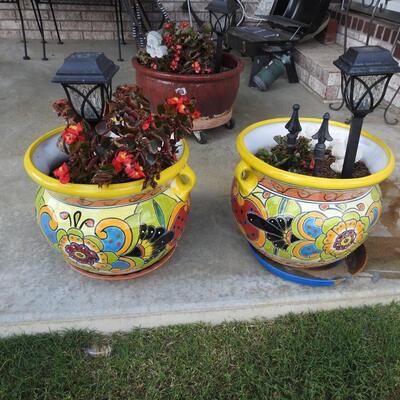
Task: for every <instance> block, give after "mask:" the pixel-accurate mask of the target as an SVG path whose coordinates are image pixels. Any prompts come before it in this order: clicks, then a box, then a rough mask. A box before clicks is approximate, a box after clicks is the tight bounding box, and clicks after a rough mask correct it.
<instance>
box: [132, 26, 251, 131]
mask: <svg viewBox="0 0 400 400" xmlns="http://www.w3.org/2000/svg"><path fill="white" fill-rule="evenodd" d="M211 34H212V30H211V28H210V25H209V24H203V26H202V27H201V28H200V31H196V30H194V29H193V28H192V27H191V26H190V25H189V23H188V22H181V23H179V24H175V23H172V22H168V23H166V24H164V25H163V28H162V30H161V32H155V31H152V32H149V34H148V36H147V47H146V49H145V50H144V49H143V50H141V51H139V53H138V56H137V57H134V58H133V59H132V63H133V66H134V68H135V70H136V82H137V84H138V85H139V86H141V87H142V88H143V90H144V95H145V96H146V97H147V98H148V99H149V100H150V102H151V104H152V106H153V108H154V107H156V105H157V103H158V99H160V98H166V97H171V96H174V94H175V93H176V91H177V90H178V91H179V90H184V91H185V92H187V94H188V95H190V97H193V98H194V99H196V107H197V108H198V110H199V111H200V113H201V118H199V119H198V120H196V121H195V122H194V127H193V129H194V130H195V131H200V130H203V129H211V128H215V127H217V126H220V125H224V124H227V127H228V128H232V127H233V122H230V121H231V118H232V110H233V104H234V102H235V99H236V95H237V93H238V89H239V84H240V73H241V72H242V70H243V63H242V61H241V60H240V59H238V58H237V57H235V56H233V55H232V54H228V53H224V54H222V66H221V67H219V66H218V65H217V64H219V61H218V60H219V59H220V58H221V57H220V56H219V55H218V53H217V51H216V49H217V47H216V45H215V43H214V42H213V40H212V38H211ZM216 69H217V70H218V72H215V71H216Z"/></svg>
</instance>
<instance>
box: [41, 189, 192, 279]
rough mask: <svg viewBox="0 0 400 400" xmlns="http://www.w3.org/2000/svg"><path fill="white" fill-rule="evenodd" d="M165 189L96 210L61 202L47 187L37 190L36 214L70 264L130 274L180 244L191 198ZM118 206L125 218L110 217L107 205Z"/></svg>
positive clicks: (95, 270)
mask: <svg viewBox="0 0 400 400" xmlns="http://www.w3.org/2000/svg"><path fill="white" fill-rule="evenodd" d="M159 191H160V190H158V192H155V193H153V196H152V197H150V198H146V200H145V201H143V202H142V201H138V202H137V204H134V205H132V204H130V205H128V207H127V209H126V212H122V213H121V210H123V209H124V208H123V207H114V205H112V206H111V208H104V209H102V208H98V209H96V210H95V209H90V207H87V208H78V207H75V206H72V207H70V206H68V205H65V204H64V205H62V206H61V207H58V206H59V204H60V203H59V202H58V201H57V202H55V199H54V198H52V197H50V196H49V194H48V193H47V192H45V191H44V190H43V189H42V190H39V191H38V194H37V199H36V212H37V214H36V217H37V221H38V223H39V226H40V228H41V230H42V233H43V234H44V236H45V237H46V239H47V240H48V241H49V242H50V244H51V245H52V246H53V247H54V248H55V249H57V250H59V251H60V252H61V253H62V255H63V257H64V259H65V261H66V262H67V263H68V264H70V265H72V266H74V267H76V268H79V269H82V270H85V271H89V272H92V273H99V274H103V275H123V274H129V273H132V272H138V271H141V270H142V269H144V268H147V267H149V266H150V265H152V264H154V263H156V262H158V261H159V260H161V259H162V258H163V257H164V256H165V255H166V254H167V253H168V252H170V251H171V250H172V249H173V248H174V247H175V246H176V244H177V241H178V239H179V238H180V236H181V235H182V232H183V229H184V227H185V224H186V221H187V217H188V212H189V208H190V201H188V202H182V201H179V200H178V197H177V196H175V195H174V194H173V195H170V194H167V193H165V192H163V193H159ZM154 194H155V195H154ZM46 200H50V201H49V202H48V201H46ZM49 203H51V205H50V204H49ZM128 204H129V203H128ZM124 205H125V204H124ZM114 209H115V210H116V212H115V215H119V216H120V218H117V217H111V216H108V217H105V213H104V211H103V210H107V211H108V210H110V211H111V210H114ZM94 210H95V211H94ZM108 215H110V214H108ZM144 222H147V224H146V223H144Z"/></svg>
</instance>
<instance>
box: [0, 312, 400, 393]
mask: <svg viewBox="0 0 400 400" xmlns="http://www.w3.org/2000/svg"><path fill="white" fill-rule="evenodd" d="M98 340H104V338H103V339H102V337H101V336H99V335H98V334H96V333H93V332H87V331H68V332H64V333H52V334H43V335H34V336H28V335H23V336H15V337H10V338H6V339H1V340H0V399H6V400H11V399H29V400H34V399H73V400H79V399H90V400H93V399H96V400H98V399H124V400H125V399H195V400H197V399H212V400H214V399H252V400H253V399H267V400H269V399H272V400H276V399H285V400H286V399H296V400H299V399H304V400H313V399H315V400H339V399H343V400H352V399H355V400H356V399H357V400H361V399H366V400H367V399H368V400H373V399H385V400H386V399H388V400H389V399H390V400H391V399H393V400H397V399H400V306H399V305H396V304H391V305H389V306H376V307H365V308H360V309H348V310H337V311H330V312H320V313H315V314H303V315H288V316H285V317H282V318H279V319H276V320H275V321H272V322H271V321H257V322H252V323H226V324H223V325H219V326H209V325H185V326H173V327H168V328H160V329H146V330H144V329H143V330H134V331H132V332H131V333H128V334H115V335H113V336H111V337H110V338H108V339H106V340H109V341H111V343H112V346H113V354H112V356H111V357H108V358H105V357H103V358H89V357H88V356H86V355H85V354H84V352H83V351H82V349H83V348H84V347H85V346H87V345H88V344H90V343H92V342H96V341H98Z"/></svg>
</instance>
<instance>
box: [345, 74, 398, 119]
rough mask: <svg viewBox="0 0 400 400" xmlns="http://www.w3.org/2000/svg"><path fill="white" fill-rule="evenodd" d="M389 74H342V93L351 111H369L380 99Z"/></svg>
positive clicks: (384, 90)
mask: <svg viewBox="0 0 400 400" xmlns="http://www.w3.org/2000/svg"><path fill="white" fill-rule="evenodd" d="M390 77H391V75H370V76H346V75H345V76H343V82H344V88H343V94H344V96H345V101H346V105H347V107H348V108H349V109H350V111H352V112H356V113H357V112H359V113H369V112H371V111H373V110H374V109H375V108H376V107H377V106H378V105H379V104H380V102H381V101H382V99H383V96H384V94H385V92H386V87H387V84H388V82H389V80H390Z"/></svg>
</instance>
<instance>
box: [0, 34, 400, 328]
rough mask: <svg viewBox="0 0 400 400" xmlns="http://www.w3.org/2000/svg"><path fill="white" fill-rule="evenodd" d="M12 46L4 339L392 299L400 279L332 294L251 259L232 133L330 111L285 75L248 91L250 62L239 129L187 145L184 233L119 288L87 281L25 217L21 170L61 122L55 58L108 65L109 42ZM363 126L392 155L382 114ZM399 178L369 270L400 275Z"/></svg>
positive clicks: (8, 53)
mask: <svg viewBox="0 0 400 400" xmlns="http://www.w3.org/2000/svg"><path fill="white" fill-rule="evenodd" d="M20 47H21V45H20V44H19V43H16V41H14V40H2V41H0V110H1V135H0V166H1V178H0V181H1V188H2V190H1V191H0V204H1V208H0V257H1V263H0V335H10V334H13V333H21V332H27V333H31V332H44V331H48V330H55V329H62V328H90V329H98V330H101V331H104V332H112V331H116V330H128V329H130V328H132V327H133V326H142V327H150V326H158V325H165V324H175V323H186V322H194V321H206V322H212V323H218V322H221V321H223V320H230V319H251V318H255V317H267V318H270V317H274V316H276V315H279V314H283V313H286V312H289V311H294V312H301V311H307V310H315V309H328V308H333V307H344V306H355V305H360V304H372V303H378V302H385V303H386V302H390V301H392V300H397V299H400V285H399V281H398V280H396V279H380V280H379V281H378V282H377V283H372V282H371V281H370V280H369V279H365V278H363V279H362V278H360V279H354V281H353V282H349V283H346V284H343V285H341V286H338V287H333V288H312V287H305V286H299V285H296V284H292V283H289V282H286V281H283V280H281V279H279V278H276V277H274V276H273V275H271V274H269V273H268V272H267V271H265V270H264V269H263V268H262V267H261V266H260V265H259V264H258V262H257V261H256V260H255V259H254V258H253V256H252V255H251V254H250V252H249V249H248V246H247V244H246V242H245V240H244V239H243V237H242V236H241V234H240V233H239V230H238V229H237V227H236V224H235V222H234V220H233V217H232V213H231V209H230V186H231V180H232V175H233V169H234V167H235V165H236V163H237V162H238V155H237V153H236V149H235V139H236V135H237V134H238V133H239V132H240V131H241V130H242V129H243V128H244V127H245V126H247V125H249V124H251V123H253V122H256V121H259V120H262V119H267V118H274V117H282V116H287V115H288V114H289V112H290V108H291V105H292V104H293V103H296V102H298V103H300V104H301V115H302V116H309V117H321V116H322V114H323V113H324V112H326V111H327V110H328V106H327V105H326V104H323V103H322V102H321V100H320V99H319V98H318V97H316V96H315V95H313V94H311V93H309V92H308V91H307V90H306V89H305V88H304V87H303V86H302V85H300V84H296V85H289V84H288V83H287V81H286V79H285V78H281V79H280V80H279V81H278V82H276V83H275V84H274V85H273V86H272V88H271V90H270V91H268V92H266V93H261V92H258V91H256V90H254V89H249V88H248V87H247V79H248V67H249V63H247V68H246V71H245V72H244V73H243V75H242V85H241V88H240V93H239V96H238V99H237V103H236V107H235V120H236V127H235V129H234V130H233V131H228V130H226V129H215V130H214V131H212V133H210V135H209V138H210V140H209V143H208V144H206V145H199V144H197V143H196V142H195V141H191V142H190V146H191V159H190V165H191V166H192V168H193V169H194V170H195V172H196V173H197V178H198V183H197V186H196V187H195V190H194V191H193V196H192V199H193V206H192V212H191V216H190V218H189V222H188V225H187V228H186V231H185V233H184V235H183V238H182V241H181V244H180V246H179V248H178V250H177V251H176V253H175V255H174V257H173V258H172V259H171V261H170V262H169V263H168V264H167V265H166V266H165V267H164V268H162V269H160V270H159V271H156V272H154V273H153V274H150V275H148V276H146V277H143V278H141V279H138V280H133V281H126V282H111V283H110V282H102V281H95V280H90V279H88V278H85V277H83V276H81V275H80V274H78V273H76V272H74V271H72V270H71V269H69V268H68V267H67V266H66V265H65V264H64V262H63V261H62V259H61V257H60V255H59V254H58V253H57V252H56V251H54V250H52V249H51V248H50V247H49V246H48V244H47V243H46V241H45V240H44V239H43V238H42V237H41V235H40V233H39V229H38V227H37V226H36V224H35V221H34V210H33V200H34V194H35V184H34V183H33V182H32V181H31V180H30V179H29V178H28V176H27V175H26V174H25V171H24V169H23V165H22V159H23V154H24V152H25V150H26V148H27V147H28V146H29V144H30V143H31V142H32V141H33V140H34V139H36V138H37V137H38V136H39V135H40V134H42V133H44V132H46V131H48V130H50V129H51V128H53V127H55V126H58V125H61V124H62V121H61V120H58V119H57V117H56V115H55V113H54V112H53V111H52V109H51V103H52V101H53V100H55V99H57V98H59V97H62V96H63V91H62V89H61V87H59V85H56V84H52V83H50V80H51V78H52V76H53V74H54V72H55V71H56V69H57V68H58V66H60V65H61V63H62V61H63V58H64V57H65V56H67V55H68V54H69V53H71V52H73V51H85V50H90V51H104V52H105V53H106V55H107V56H108V57H110V58H112V59H114V60H116V58H117V57H116V46H115V43H114V42H107V41H101V42H100V41H97V42H96V41H93V42H90V41H85V42H80V41H68V42H67V43H66V44H64V45H63V46H59V45H56V44H53V43H50V44H49V45H48V50H49V58H50V60H49V61H47V62H44V61H41V60H40V54H41V53H40V49H41V48H40V43H39V41H33V40H30V43H29V48H30V53H31V56H32V60H30V61H23V60H22V59H21V57H22V52H21V51H20V50H21V48H20ZM124 53H125V59H126V60H129V58H130V57H128V55H129V54H130V53H132V54H133V46H132V45H128V46H126V47H125V48H124ZM120 66H121V70H120V72H119V73H118V75H117V77H116V79H115V83H114V85H116V84H119V83H122V82H133V80H134V72H133V69H132V66H131V64H130V62H129V61H125V62H123V63H120ZM331 115H332V119H334V120H337V121H344V120H345V119H346V118H347V117H348V116H349V115H348V113H347V112H346V110H343V111H340V112H333V111H332V112H331ZM365 129H366V130H368V131H370V132H372V133H374V134H376V135H377V136H379V137H380V138H382V139H384V140H385V141H386V143H387V144H388V145H389V146H390V147H391V148H392V150H393V151H394V152H395V153H396V155H397V157H400V136H399V126H388V125H385V124H384V122H383V117H382V110H377V111H376V112H375V113H374V114H373V115H371V116H369V117H368V118H367V120H366V123H365ZM399 170H400V167H399V165H398V164H397V167H396V170H395V172H394V173H393V175H392V177H391V178H390V179H389V180H387V181H386V182H385V183H384V184H383V185H382V191H383V193H384V213H383V216H382V219H381V222H380V223H379V225H378V226H377V227H375V229H374V231H373V232H372V235H371V236H370V238H369V240H368V241H367V244H366V248H367V252H368V260H369V261H368V267H367V268H368V269H374V270H375V269H379V270H385V271H390V270H399V271H400V244H399V239H400V222H399V217H400V215H399V212H400V211H399V207H400V177H399ZM399 278H400V274H399Z"/></svg>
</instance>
